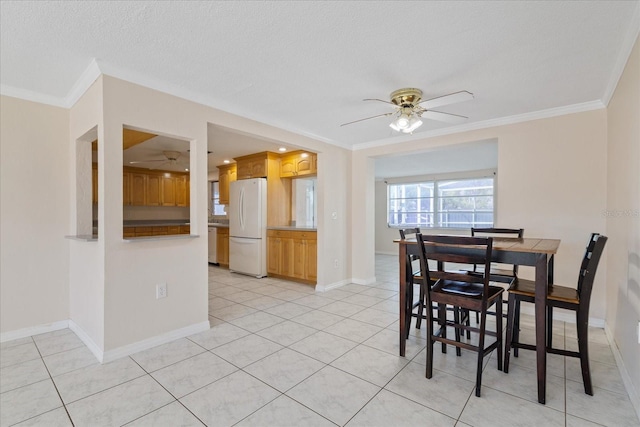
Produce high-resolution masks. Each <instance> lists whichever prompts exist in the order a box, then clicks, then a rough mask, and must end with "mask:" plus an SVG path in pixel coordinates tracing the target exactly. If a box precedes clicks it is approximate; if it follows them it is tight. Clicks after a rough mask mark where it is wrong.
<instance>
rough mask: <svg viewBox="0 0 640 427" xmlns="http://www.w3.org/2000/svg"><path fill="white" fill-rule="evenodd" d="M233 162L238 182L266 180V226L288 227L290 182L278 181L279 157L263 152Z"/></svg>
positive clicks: (285, 180)
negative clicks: (255, 179) (241, 180)
mask: <svg viewBox="0 0 640 427" xmlns="http://www.w3.org/2000/svg"><path fill="white" fill-rule="evenodd" d="M234 160H235V161H236V166H237V177H238V179H239V180H240V179H251V178H267V226H269V227H275V226H283V225H289V224H290V222H291V180H290V179H280V155H279V154H277V153H272V152H270V151H264V152H261V153H256V154H250V155H248V156H242V157H236V158H234ZM220 203H222V202H220Z"/></svg>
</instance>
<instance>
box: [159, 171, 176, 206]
mask: <svg viewBox="0 0 640 427" xmlns="http://www.w3.org/2000/svg"><path fill="white" fill-rule="evenodd" d="M160 180H161V184H160V191H161V194H162V197H161V199H160V204H161V205H162V206H176V205H177V199H176V193H177V192H176V179H175V177H173V176H171V175H169V176H166V175H165V176H162V177H161V178H160Z"/></svg>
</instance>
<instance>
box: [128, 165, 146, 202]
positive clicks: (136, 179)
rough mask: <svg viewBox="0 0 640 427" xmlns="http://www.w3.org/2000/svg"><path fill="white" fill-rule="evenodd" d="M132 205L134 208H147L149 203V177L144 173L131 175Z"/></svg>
mask: <svg viewBox="0 0 640 427" xmlns="http://www.w3.org/2000/svg"><path fill="white" fill-rule="evenodd" d="M130 179H131V204H132V205H133V206H145V205H146V203H147V175H146V174H144V173H136V172H133V173H131V178H130Z"/></svg>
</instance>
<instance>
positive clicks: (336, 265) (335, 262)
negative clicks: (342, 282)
mask: <svg viewBox="0 0 640 427" xmlns="http://www.w3.org/2000/svg"><path fill="white" fill-rule="evenodd" d="M333 268H338V260H337V259H334V260H333Z"/></svg>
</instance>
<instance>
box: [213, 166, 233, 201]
mask: <svg viewBox="0 0 640 427" xmlns="http://www.w3.org/2000/svg"><path fill="white" fill-rule="evenodd" d="M236 179H237V172H236V165H235V164H233V165H220V166H218V194H219V198H220V200H219V201H218V203H220V204H221V205H228V204H229V187H230V185H231V182H233V181H235V180H236Z"/></svg>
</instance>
